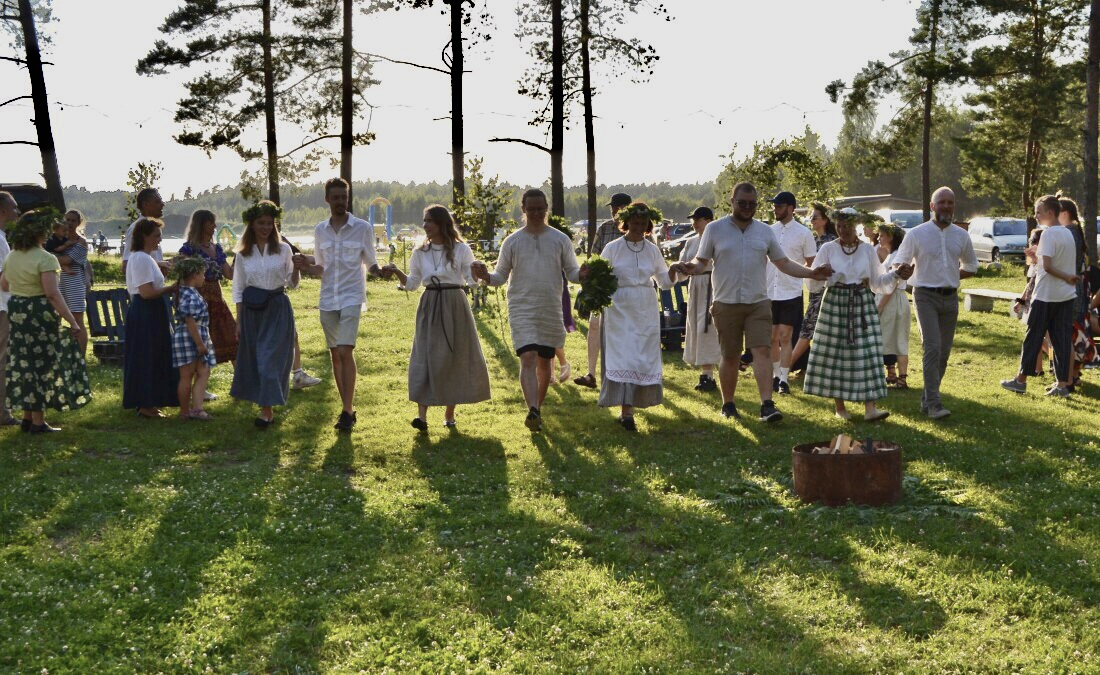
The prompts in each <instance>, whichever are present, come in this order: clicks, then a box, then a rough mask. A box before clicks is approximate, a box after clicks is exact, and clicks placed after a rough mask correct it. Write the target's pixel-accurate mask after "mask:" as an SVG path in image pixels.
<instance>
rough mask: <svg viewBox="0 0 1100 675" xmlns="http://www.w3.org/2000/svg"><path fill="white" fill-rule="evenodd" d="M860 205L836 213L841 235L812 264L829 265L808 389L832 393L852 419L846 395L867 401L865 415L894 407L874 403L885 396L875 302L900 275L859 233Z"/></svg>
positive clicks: (839, 410) (839, 412)
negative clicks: (876, 295) (877, 292)
mask: <svg viewBox="0 0 1100 675" xmlns="http://www.w3.org/2000/svg"><path fill="white" fill-rule="evenodd" d="M858 217H859V213H858V212H857V211H856V210H855V209H843V210H841V211H839V212H837V213H836V214H834V218H835V220H836V229H837V232H838V234H839V235H840V238H839V239H837V240H836V241H831V242H829V243H827V244H825V245H824V246H822V247H821V250H820V251H818V252H817V256H816V257H815V258H814V263H813V267H814V269H817V268H818V267H821V266H823V265H830V266H831V267H832V268H833V274H832V276H830V277H829V280H828V281H827V282H826V283H827V284H828V285H827V287H826V289H825V295H824V296H823V297H822V299H821V311H820V314H819V315H818V317H817V329H816V330H815V331H814V341H813V344H812V345H811V347H810V361H809V364H808V365H807V367H806V384H805V387H804V391H805V392H806V393H807V394H812V395H814V396H826V397H829V398H832V399H833V403H834V406H835V408H836V416H837V417H839V418H841V419H845V420H846V419H850V417H851V415H850V414H849V413H848V411H847V409H846V408H845V405H844V403H845V401H858V402H861V403H863V405H864V419H865V420H867V421H869V422H871V421H875V420H881V419H886V417H888V416H889V415H890V413H888V412H886V411H885V410H880V409H878V408H877V407H875V401H877V400H879V399H882V398H886V379H885V377H884V376H883V373H882V329H881V327H880V326H879V318H878V311H877V310H876V308H875V298H874V295H873V293H872V291H874V290H881V289H882V288H883V286H884V285H885V284H886V283H888V282H890V281H891V280H892V279H893V278H894V277H895V276H896V275H895V274H894V273H892V272H884V270H883V268H882V263H881V262H879V259H878V253H876V251H875V248H874V246H872V245H871V244H868V243H867V242H864V241H860V240H859V239H858V238H857V237H856V220H857V219H858Z"/></svg>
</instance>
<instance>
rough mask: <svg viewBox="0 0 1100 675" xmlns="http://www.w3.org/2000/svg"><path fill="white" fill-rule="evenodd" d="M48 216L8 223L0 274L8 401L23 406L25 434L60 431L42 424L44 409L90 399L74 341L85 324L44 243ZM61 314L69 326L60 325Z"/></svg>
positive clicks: (36, 214) (85, 371) (25, 217)
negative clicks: (68, 300) (6, 326)
mask: <svg viewBox="0 0 1100 675" xmlns="http://www.w3.org/2000/svg"><path fill="white" fill-rule="evenodd" d="M52 221H53V218H52V217H51V215H50V213H49V212H42V211H28V212H27V213H25V214H23V216H22V217H21V218H20V219H19V221H18V222H16V223H15V224H14V225H11V226H9V227H8V232H7V235H8V242H9V243H10V245H11V248H12V252H11V254H10V255H9V256H8V258H7V260H5V261H4V272H3V274H2V275H0V290H4V291H5V292H10V293H11V300H9V301H8V318H9V320H10V322H11V336H10V338H9V340H10V342H9V352H8V405H9V407H11V409H12V410H16V409H21V410H22V411H23V423H22V429H23V431H25V432H29V433H43V432H49V431H60V429H58V428H57V427H53V426H50V425H49V424H47V423H46V420H45V418H44V417H43V411H45V410H46V409H47V408H49V409H51V410H59V411H64V410H73V409H76V408H79V407H81V406H83V405H84V404H86V403H87V402H88V401H89V400H91V388H90V387H89V386H88V369H87V366H86V365H85V363H84V356H83V354H81V353H80V348H79V346H78V341H79V340H81V339H83V337H84V335H83V332H84V328H83V326H82V325H81V324H80V323H78V322H77V320H76V318H75V317H74V316H73V313H72V312H70V311H69V308H68V306H66V304H65V299H64V298H63V297H62V296H61V291H60V290H59V288H58V273H59V272H60V271H61V265H60V264H59V263H58V261H57V258H56V257H54V256H53V255H51V254H50V253H47V252H46V250H45V249H43V248H42V244H43V243H44V242H45V241H46V237H47V236H49V234H50V231H51V230H52V229H53V222H52ZM61 319H65V321H66V323H68V324H69V330H67V331H65V330H62V329H61Z"/></svg>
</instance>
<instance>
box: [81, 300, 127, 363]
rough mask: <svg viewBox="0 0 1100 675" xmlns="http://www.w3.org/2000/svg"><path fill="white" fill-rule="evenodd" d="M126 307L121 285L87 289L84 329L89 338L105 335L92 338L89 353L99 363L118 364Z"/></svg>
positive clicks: (124, 330)
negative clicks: (90, 352)
mask: <svg viewBox="0 0 1100 675" xmlns="http://www.w3.org/2000/svg"><path fill="white" fill-rule="evenodd" d="M129 308H130V296H129V294H128V293H127V292H126V289H125V288H112V289H109V290H95V291H88V310H87V311H88V333H89V335H90V336H91V337H92V338H106V339H103V340H95V341H93V342H92V353H93V354H95V355H96V358H98V359H99V361H100V363H109V364H117V365H121V363H122V353H123V345H124V344H125V341H126V310H128V309H129Z"/></svg>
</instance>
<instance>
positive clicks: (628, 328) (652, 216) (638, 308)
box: [599, 202, 679, 431]
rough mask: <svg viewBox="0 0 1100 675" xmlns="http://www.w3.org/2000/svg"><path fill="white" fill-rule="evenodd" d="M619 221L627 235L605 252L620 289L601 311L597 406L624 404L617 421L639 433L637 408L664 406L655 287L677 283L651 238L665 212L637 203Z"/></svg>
mask: <svg viewBox="0 0 1100 675" xmlns="http://www.w3.org/2000/svg"><path fill="white" fill-rule="evenodd" d="M616 218H617V219H618V220H619V223H620V224H619V229H620V230H622V231H623V233H624V234H623V236H621V237H619V238H618V239H616V240H615V241H613V242H611V243H610V244H608V245H607V246H605V247H604V249H603V252H602V253H601V255H602V256H603V257H604V258H606V259H607V261H608V262H609V263H611V267H612V271H613V272H614V274H615V277H616V278H617V279H618V281H619V288H618V290H617V291H615V294H614V295H612V296H611V306H610V307H608V308H607V309H605V310H604V312H603V328H602V334H601V341H602V348H603V354H604V357H603V377H601V378H600V379H601V381H602V384H601V387H600V400H599V405H600V406H602V407H605V408H609V407H611V406H620V407H621V410H622V412H621V414H620V415H619V423H620V424H622V425H623V428H624V429H626V430H627V431H636V430H637V426H636V425H635V423H634V409H635V408H648V407H649V406H654V405H660V404H661V402H662V401H663V399H664V385H663V381H664V380H663V374H662V365H663V364H662V362H661V317H660V309H659V305H658V304H657V299H656V298H655V297H654V295H653V283H654V282H657V284H658V285H659V286H660V287H661V288H671V287H672V284H673V283H674V282H675V279H674V278H673V272H670V271H669V268H668V265H667V264H666V263H665V259H664V257H662V256H661V251H660V250H659V249H658V248H657V246H656V244H654V243H653V242H652V241H651V240H650V239H649V237H648V236H647V235H648V234H649V233H650V232H652V231H653V224H654V223H659V222H661V212H660V211H657V210H656V209H652V208H650V207H649V206H648V205H647V204H645V203H644V202H634V203H633V204H631V205H630V206H627V207H624V208H623V209H622V210H620V211H619V212H618V214H616ZM677 269H679V267H677Z"/></svg>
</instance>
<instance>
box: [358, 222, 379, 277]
mask: <svg viewBox="0 0 1100 675" xmlns="http://www.w3.org/2000/svg"><path fill="white" fill-rule="evenodd" d="M365 229H366V234H365V236H364V237H363V239H364V241H363V251H362V252H361V253H360V259H361V260H362V261H363V264H364V265H366V266H367V269H368V270H369V269H370V268H372V267H374V266H375V265H377V264H378V258H377V256H375V254H374V227H373V226H371V225H370V224H366V225H365Z"/></svg>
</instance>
